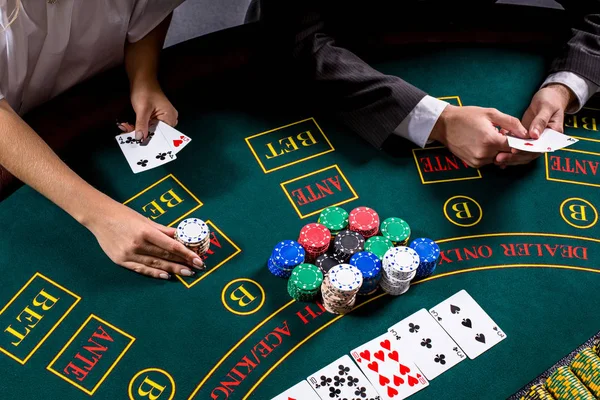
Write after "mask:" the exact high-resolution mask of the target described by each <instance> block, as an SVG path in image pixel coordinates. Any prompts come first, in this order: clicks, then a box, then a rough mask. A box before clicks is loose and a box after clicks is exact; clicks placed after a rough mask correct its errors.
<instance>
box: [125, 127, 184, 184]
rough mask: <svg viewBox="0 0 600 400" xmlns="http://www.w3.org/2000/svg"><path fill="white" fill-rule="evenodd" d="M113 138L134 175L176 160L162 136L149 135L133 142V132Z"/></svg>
mask: <svg viewBox="0 0 600 400" xmlns="http://www.w3.org/2000/svg"><path fill="white" fill-rule="evenodd" d="M115 138H116V139H117V143H118V144H119V147H120V148H121V151H122V152H123V155H125V158H126V159H127V162H128V163H129V166H130V167H131V169H132V171H133V172H134V173H135V174H137V173H139V172H142V171H146V170H149V169H152V168H156V167H158V166H161V165H163V164H166V163H168V162H170V161H173V160H174V159H176V158H177V156H176V155H175V154H174V153H173V150H172V149H171V147H170V146H169V144H168V143H167V141H166V140H165V138H164V137H163V136H162V135H156V134H154V135H149V136H148V138H147V139H146V140H145V141H142V142H140V141H138V140H135V132H130V133H123V134H121V135H117V136H116V137H115Z"/></svg>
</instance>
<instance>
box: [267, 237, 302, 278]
mask: <svg viewBox="0 0 600 400" xmlns="http://www.w3.org/2000/svg"><path fill="white" fill-rule="evenodd" d="M305 257H306V252H305V251H304V248H303V247H302V246H301V245H300V243H298V242H296V241H295V240H283V241H281V242H279V243H277V245H275V248H274V249H273V253H272V254H271V257H269V261H268V262H267V266H268V268H269V271H270V272H271V273H272V274H273V275H275V276H277V277H279V278H289V277H290V275H291V274H292V270H293V269H294V267H296V266H297V265H300V264H302V263H303V262H304V259H305Z"/></svg>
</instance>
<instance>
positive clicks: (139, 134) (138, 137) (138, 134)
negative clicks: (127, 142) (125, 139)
mask: <svg viewBox="0 0 600 400" xmlns="http://www.w3.org/2000/svg"><path fill="white" fill-rule="evenodd" d="M143 137H144V133H143V132H142V131H135V140H142V138H143Z"/></svg>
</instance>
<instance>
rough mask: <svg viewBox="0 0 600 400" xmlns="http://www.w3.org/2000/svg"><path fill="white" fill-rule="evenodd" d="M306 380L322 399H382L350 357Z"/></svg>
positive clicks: (344, 357)
mask: <svg viewBox="0 0 600 400" xmlns="http://www.w3.org/2000/svg"><path fill="white" fill-rule="evenodd" d="M306 380H307V382H308V383H309V384H310V386H311V387H312V388H313V389H314V390H315V391H316V392H317V393H318V394H319V396H320V397H321V399H332V398H335V399H338V398H339V399H364V400H376V399H378V400H379V399H381V397H379V394H378V393H377V391H376V390H375V388H374V387H373V385H371V382H369V380H368V379H367V377H365V375H364V374H363V373H362V372H361V371H360V369H359V368H358V367H357V366H356V364H354V362H353V361H352V359H351V358H350V357H349V356H348V355H344V356H343V357H340V358H338V359H337V360H335V361H334V362H332V363H331V364H329V365H328V366H326V367H325V368H322V369H320V370H319V371H317V372H315V373H314V374H312V375H311V376H309V377H308V378H307V379H306Z"/></svg>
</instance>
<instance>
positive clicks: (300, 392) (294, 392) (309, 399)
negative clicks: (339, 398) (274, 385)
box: [271, 381, 321, 400]
mask: <svg viewBox="0 0 600 400" xmlns="http://www.w3.org/2000/svg"><path fill="white" fill-rule="evenodd" d="M271 400H321V398H320V397H319V396H318V395H317V394H316V393H315V391H314V390H313V389H312V388H311V387H310V385H309V384H308V382H306V381H301V382H298V383H297V384H295V385H294V386H292V387H291V388H289V389H288V390H286V391H285V392H283V393H280V394H278V395H277V396H275V397H273V398H272V399H271Z"/></svg>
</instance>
